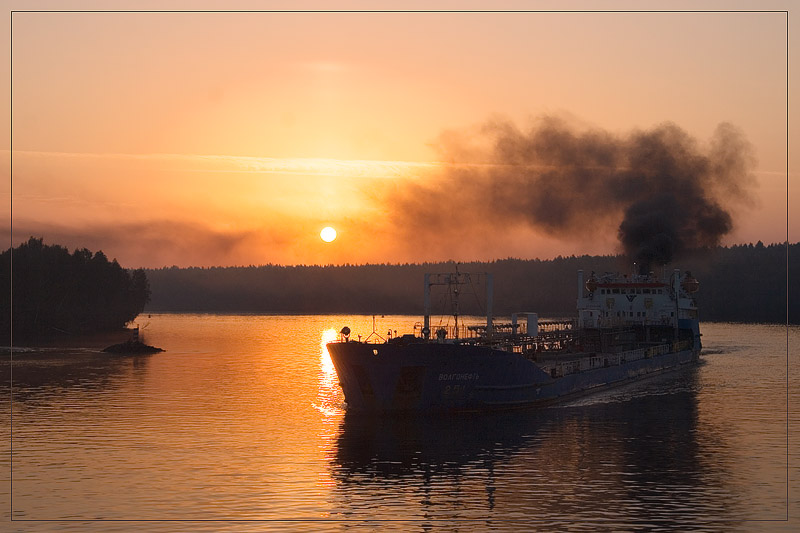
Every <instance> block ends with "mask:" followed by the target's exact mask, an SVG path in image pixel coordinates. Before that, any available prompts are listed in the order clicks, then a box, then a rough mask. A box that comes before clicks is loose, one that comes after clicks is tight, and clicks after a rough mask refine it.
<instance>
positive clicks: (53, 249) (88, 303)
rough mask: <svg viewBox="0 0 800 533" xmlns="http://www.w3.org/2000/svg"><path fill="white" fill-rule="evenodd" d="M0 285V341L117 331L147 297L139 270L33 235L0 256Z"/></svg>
mask: <svg viewBox="0 0 800 533" xmlns="http://www.w3.org/2000/svg"><path fill="white" fill-rule="evenodd" d="M12 255H13V276H12ZM0 283H2V284H3V286H4V287H6V290H4V291H2V295H0V306H1V308H2V309H3V312H2V313H0V342H3V343H8V342H9V341H11V340H13V341H14V342H15V343H19V342H26V341H31V340H36V341H38V340H43V339H48V338H52V337H54V336H59V335H83V334H87V333H96V332H101V331H112V330H115V329H122V328H123V327H124V326H125V325H126V324H127V323H128V322H130V321H131V320H133V319H135V318H136V316H137V315H138V314H139V313H141V312H142V310H143V309H144V306H145V304H146V303H147V301H148V299H149V296H150V287H149V282H148V280H147V275H146V274H145V272H144V270H142V269H137V270H133V271H128V270H126V269H124V268H122V267H121V266H120V265H119V263H117V261H116V260H115V259H114V260H111V261H109V260H108V258H107V257H106V256H105V254H103V252H102V251H98V252H94V253H93V252H91V251H90V250H87V249H86V248H82V249H76V250H75V251H74V252H73V253H70V252H69V250H67V249H66V248H64V247H62V246H59V245H45V244H44V242H43V240H42V239H35V238H33V237H31V239H30V240H28V241H27V242H25V243H23V244H21V245H20V246H18V247H17V248H14V249H13V250H12V249H8V250H6V251H4V252H3V253H2V254H0ZM8 289H11V290H8ZM9 310H10V311H11V312H10V313H9V312H8V311H9ZM12 325H13V339H12V336H11V334H12Z"/></svg>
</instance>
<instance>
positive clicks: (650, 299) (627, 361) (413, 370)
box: [327, 270, 702, 413]
mask: <svg viewBox="0 0 800 533" xmlns="http://www.w3.org/2000/svg"><path fill="white" fill-rule="evenodd" d="M475 284H478V285H480V286H484V287H485V293H486V296H485V300H486V322H485V323H483V322H481V323H480V324H471V325H469V324H467V323H465V321H464V318H463V317H460V315H459V313H458V309H459V306H458V298H459V294H460V293H461V292H462V288H463V287H465V286H474V285H475ZM435 286H443V287H444V288H445V289H446V290H447V291H448V292H449V294H450V298H449V301H450V302H451V304H452V306H453V308H452V309H451V311H452V317H453V319H454V323H453V324H452V325H450V323H449V321H448V324H447V325H445V326H437V327H436V328H435V331H433V330H432V329H431V303H430V302H431V288H432V287H435ZM698 288H699V282H698V281H697V280H696V279H695V278H694V277H693V276H692V275H691V273H690V272H686V273H684V274H682V273H681V272H680V270H674V271H672V272H671V273H668V272H667V271H665V272H663V273H662V275H661V276H659V277H657V276H656V275H655V274H654V273H652V272H650V273H648V274H633V273H632V274H613V273H605V274H602V275H595V273H594V272H592V273H591V274H590V275H589V276H588V277H587V279H586V280H585V281H584V273H583V271H578V276H577V316H576V317H574V318H570V319H567V320H544V319H540V318H539V316H538V314H537V313H516V314H513V315H512V316H511V317H510V321H509V320H508V318H506V321H505V322H501V321H496V320H495V319H494V317H493V313H492V307H493V277H492V274H490V273H478V274H470V273H461V272H454V273H442V274H425V277H424V295H425V314H424V318H423V322H422V323H419V324H418V326H415V328H414V332H413V333H409V334H404V335H401V336H394V337H390V338H388V339H384V338H382V337H380V336H378V335H369V336H368V337H366V338H365V339H364V340H361V337H360V336H359V337H358V340H355V339H353V338H352V336H351V331H350V328H349V327H347V326H345V327H343V328H342V330H341V331H340V334H339V338H338V340H336V341H335V342H331V343H329V344H328V345H327V347H328V352H329V353H330V356H331V360H332V362H333V365H334V367H335V368H336V373H337V374H338V377H339V383H340V385H341V387H342V391H343V392H344V397H345V402H346V407H347V410H348V411H363V412H371V413H390V412H453V411H482V410H491V409H511V408H524V407H534V406H541V405H547V404H550V403H553V402H558V401H563V400H566V399H570V398H574V397H576V396H579V395H584V394H589V393H593V392H595V391H599V390H603V389H605V388H607V387H611V386H614V385H619V384H622V383H626V382H630V381H635V380H638V379H642V378H644V377H646V376H649V375H653V374H656V373H661V372H666V371H670V370H674V369H677V368H679V367H681V366H683V365H687V364H692V363H696V362H697V361H698V359H699V354H700V350H701V347H702V345H701V340H700V337H701V335H700V328H699V320H698V311H697V305H696V302H695V300H694V293H695V292H697V290H698ZM459 318H461V323H460V324H459ZM373 330H374V328H373Z"/></svg>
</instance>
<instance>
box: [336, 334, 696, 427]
mask: <svg viewBox="0 0 800 533" xmlns="http://www.w3.org/2000/svg"><path fill="white" fill-rule="evenodd" d="M654 348H655V349H639V350H633V351H627V352H621V353H616V354H614V353H598V354H573V355H574V356H573V357H569V358H564V359H563V361H561V362H556V363H555V364H552V365H550V366H544V365H542V366H540V365H539V364H537V363H536V362H535V361H532V360H531V359H528V358H526V357H525V356H523V355H522V354H519V353H514V352H509V351H506V350H497V349H493V348H491V347H488V346H471V345H458V344H437V343H409V344H407V345H400V344H388V343H387V344H381V345H375V344H368V343H360V342H348V343H331V344H329V345H328V350H329V352H330V354H331V359H332V360H333V364H334V366H335V367H336V372H337V374H338V375H339V380H340V383H341V386H342V390H343V391H344V394H345V399H346V401H347V407H348V409H354V410H360V411H371V412H391V411H432V412H433V411H469V410H484V409H498V408H515V407H526V406H536V405H545V404H548V403H551V402H553V401H557V400H563V399H567V398H570V397H574V396H576V395H581V394H585V393H587V392H593V391H596V390H599V389H601V388H604V387H609V386H612V385H616V384H621V383H624V382H627V381H631V380H636V379H640V378H642V377H644V376H647V375H650V374H654V373H658V372H663V371H667V370H673V369H676V368H678V367H680V366H681V365H685V364H688V363H693V362H696V361H697V360H698V354H699V349H695V348H693V347H692V348H690V347H686V348H685V349H678V350H675V349H673V346H672V345H669V344H667V345H661V346H655V347H654ZM659 351H660V352H661V353H659ZM375 352H377V354H376V353H375ZM548 370H549V371H548Z"/></svg>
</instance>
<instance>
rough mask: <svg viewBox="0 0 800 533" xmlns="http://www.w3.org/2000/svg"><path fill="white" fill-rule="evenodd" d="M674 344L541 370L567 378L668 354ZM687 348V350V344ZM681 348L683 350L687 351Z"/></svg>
mask: <svg viewBox="0 0 800 533" xmlns="http://www.w3.org/2000/svg"><path fill="white" fill-rule="evenodd" d="M677 344H679V343H674V344H659V345H658V346H650V347H649V348H637V349H635V350H626V351H624V352H617V353H601V354H598V355H595V356H592V357H587V358H583V359H576V360H573V361H563V362H559V363H555V364H553V365H551V366H543V370H545V371H546V372H547V371H549V372H550V375H551V376H552V377H554V378H559V377H563V376H568V375H570V374H578V373H580V372H585V371H586V370H592V369H595V368H604V367H610V366H619V365H621V364H623V363H627V362H631V361H638V360H640V359H649V358H651V357H655V356H658V355H664V354H667V353H670V352H671V351H673V350H677V348H676V346H677ZM686 344H687V348H688V342H687V343H686ZM687 348H683V349H687Z"/></svg>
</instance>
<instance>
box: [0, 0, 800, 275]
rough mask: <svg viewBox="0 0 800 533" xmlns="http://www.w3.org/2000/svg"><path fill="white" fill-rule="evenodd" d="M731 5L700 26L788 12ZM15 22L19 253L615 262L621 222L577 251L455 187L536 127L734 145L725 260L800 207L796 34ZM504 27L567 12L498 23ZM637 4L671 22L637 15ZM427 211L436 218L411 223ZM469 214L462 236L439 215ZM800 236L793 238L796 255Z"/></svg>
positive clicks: (10, 200)
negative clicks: (738, 143)
mask: <svg viewBox="0 0 800 533" xmlns="http://www.w3.org/2000/svg"><path fill="white" fill-rule="evenodd" d="M724 4H726V5H722V4H721V3H713V2H706V3H705V4H702V5H701V4H698V3H696V2H694V3H692V4H691V8H692V9H698V8H700V7H708V8H711V9H719V8H732V7H733V8H753V9H787V8H789V7H790V4H791V3H788V2H773V3H769V2H740V3H738V4H734V5H731V3H730V2H727V3H724ZM6 5H8V6H10V7H9V8H8V9H9V11H7V14H8V16H9V17H10V18H11V24H10V26H11V28H12V35H11V41H10V42H11V45H12V50H11V54H10V55H11V61H12V64H11V65H8V64H6V68H5V69H4V71H5V72H7V73H8V72H10V75H11V83H10V84H9V83H6V84H3V86H4V87H6V89H4V90H5V91H6V93H8V89H7V87H8V86H9V85H10V87H11V89H12V91H13V94H12V107H11V111H12V116H11V118H12V122H11V128H10V131H11V143H13V145H12V146H9V139H8V134H7V133H6V132H7V131H8V130H4V133H2V135H3V136H4V143H3V144H4V145H5V147H6V148H7V149H6V150H4V151H3V152H2V153H0V155H1V156H2V158H3V165H2V169H3V170H2V172H3V176H4V179H3V181H4V183H6V184H9V183H10V184H12V187H9V186H6V187H5V188H3V190H2V191H1V194H0V196H2V206H0V213H2V216H3V217H4V220H5V221H9V220H11V221H12V229H13V233H12V240H13V243H14V244H15V245H16V244H17V243H19V242H21V241H23V240H26V239H27V238H28V237H29V236H37V237H39V236H41V237H44V239H45V242H48V243H58V244H63V245H66V246H68V247H69V248H74V247H88V248H90V249H93V250H97V249H103V251H104V252H105V253H106V254H107V255H108V256H110V257H116V258H117V259H118V260H119V261H120V263H121V264H122V265H123V266H129V267H137V266H150V267H158V266H164V265H167V266H168V265H173V264H175V265H179V266H190V265H195V266H210V265H240V264H245V265H246V264H263V263H292V264H293V263H345V262H349V263H362V262H398V261H399V262H407V261H408V262H417V261H431V260H441V259H456V260H470V259H494V258H504V257H509V256H514V257H524V258H533V257H542V258H547V257H553V256H555V255H558V254H562V255H565V254H573V253H574V254H580V253H615V252H617V251H618V250H619V245H618V244H617V234H616V227H617V226H618V225H619V223H620V217H621V215H620V213H619V212H617V211H615V210H613V209H609V211H608V212H607V216H606V215H603V216H601V217H598V218H597V219H596V220H592V219H588V220H587V221H586V222H585V225H586V231H585V232H584V231H577V232H571V233H570V234H569V235H566V234H564V233H559V232H553V231H548V230H547V228H543V227H541V226H537V225H536V224H531V223H527V222H526V220H528V218H526V217H525V216H521V217H519V222H516V220H517V218H515V217H510V218H509V217H507V218H505V219H503V221H502V222H500V221H499V220H500V219H497V220H494V221H492V220H490V219H492V218H493V216H492V213H491V212H488V213H487V211H486V210H485V209H482V208H481V206H480V205H477V204H475V202H476V201H477V202H479V201H480V198H477V199H476V198H474V195H473V196H469V197H467V196H465V195H464V194H463V193H462V190H463V189H464V188H466V187H467V185H466V181H459V180H461V179H463V180H470V179H471V178H470V176H474V175H475V173H476V172H482V173H483V172H489V174H488V175H489V176H491V175H493V174H491V168H494V167H497V165H498V164H501V163H502V164H505V162H503V161H498V160H497V158H496V157H495V156H496V153H497V152H496V151H495V152H493V151H492V143H493V142H495V141H497V137H496V136H495V134H494V133H492V132H496V131H497V129H496V128H497V125H498V124H500V125H502V127H504V128H507V129H512V130H514V131H519V132H522V133H523V134H525V133H526V132H530V131H536V128H538V127H539V125H540V124H541V123H542V120H545V121H553V120H555V121H557V122H558V123H560V124H563V125H565V126H564V127H565V128H567V131H569V132H573V133H574V134H575V135H577V136H581V135H584V134H593V135H594V134H599V135H602V136H604V138H613V139H615V140H619V141H620V142H623V141H624V140H626V139H630V138H631V137H632V136H634V137H635V136H636V135H637V134H640V133H641V132H651V131H654V130H656V129H658V128H659V127H661V126H663V125H664V124H665V123H671V124H673V125H674V126H675V127H677V128H679V129H680V131H682V132H684V133H685V134H686V136H687V138H690V139H693V141H692V142H694V143H695V144H694V145H693V146H694V147H695V148H696V151H697V153H698V154H701V155H705V154H707V153H708V152H709V150H713V143H714V139H715V137H714V136H715V132H716V131H717V128H718V126H719V125H720V124H723V123H724V124H730V125H732V127H733V128H734V129H735V130H736V131H738V132H739V134H740V136H741V137H743V138H744V139H746V140H747V141H748V142H749V144H750V146H751V147H752V155H753V156H754V159H753V161H752V163H751V165H750V167H749V170H748V172H749V174H750V175H751V176H752V183H750V182H749V181H748V180H747V179H743V180H742V181H741V183H740V185H741V188H742V191H740V192H741V193H742V194H739V195H738V197H737V198H736V200H735V201H730V202H729V201H728V200H727V199H723V200H724V201H723V200H721V202H723V204H724V206H725V208H726V209H727V210H729V212H730V213H731V215H732V218H733V229H732V231H731V232H730V233H728V234H727V235H726V236H725V237H724V238H723V240H722V242H723V243H724V244H734V243H743V242H755V241H757V240H762V241H764V242H766V243H771V242H783V241H784V240H785V239H786V236H787V235H786V234H787V208H786V206H787V199H788V201H789V203H790V204H792V205H796V204H797V200H798V199H800V195H798V193H797V191H796V187H792V188H791V189H790V190H789V191H787V175H786V166H787V153H786V146H787V104H786V102H787V93H786V90H787V62H786V61H787V56H786V54H787V16H786V15H785V14H784V13H587V12H576V13H556V12H544V13H461V12H449V13H320V12H316V13H187V12H182V13H141V12H138V13H130V12H129V13H64V12H37V13H22V12H17V13H13V14H11V13H10V9H55V8H60V9H80V8H98V7H100V8H102V7H104V6H105V4H98V3H97V2H77V1H76V2H70V1H63V2H49V3H48V2H38V3H37V2H27V3H21V2H6ZM115 5H117V4H115ZM319 5H320V4H311V3H305V4H286V3H277V2H272V3H270V2H239V3H236V2H234V3H225V4H220V3H218V2H216V3H215V2H205V3H203V2H172V3H169V2H166V3H164V2H159V3H158V4H157V5H149V4H148V3H146V2H145V3H142V2H138V3H135V4H131V7H132V8H135V9H143V8H157V9H165V8H176V9H182V10H185V9H207V8H215V7H216V8H224V9H232V8H237V7H240V8H261V9H268V8H273V7H274V8H279V9H280V8H286V7H295V8H305V7H319ZM321 5H323V6H326V7H328V6H329V5H328V4H321ZM374 5H375V4H374V3H366V4H365V3H363V2H362V3H356V2H351V3H349V4H346V3H341V4H340V6H337V7H364V6H366V7H373V6H374ZM379 5H380V4H379ZM431 5H432V4H424V7H425V8H430V6H431ZM439 5H441V6H442V7H444V8H447V9H452V8H453V5H454V4H453V3H440V4H439ZM488 5H489V4H487V3H485V2H484V3H481V2H472V3H467V4H460V6H465V7H467V8H478V7H487V6H488ZM557 5H558V6H562V8H567V9H570V8H572V9H575V8H578V9H579V8H586V7H587V6H586V4H580V3H573V4H557ZM385 6H386V7H389V6H391V4H389V3H386V4H385ZM419 6H423V4H420V5H419ZM419 6H418V5H417V4H401V7H403V8H409V7H411V8H414V7H419ZM503 6H508V7H517V8H520V7H521V8H525V9H552V8H553V7H554V5H553V4H552V3H544V2H538V3H537V2H516V3H513V2H506V3H502V4H493V5H492V7H493V8H497V7H503ZM589 6H590V7H593V8H601V7H602V8H609V9H614V8H629V7H631V4H630V3H621V2H605V3H592V4H589ZM643 6H646V7H648V8H658V7H664V6H661V5H659V4H658V3H655V2H653V3H649V4H648V3H644V4H643V3H641V2H639V3H636V4H634V5H633V7H640V8H641V7H643ZM669 7H670V8H671V9H674V8H675V7H679V6H678V5H674V6H673V5H670V6H669ZM3 27H4V29H3V31H8V27H9V25H8V24H6V25H4V26H3ZM8 41H9V39H4V40H3V42H4V43H7V42H8ZM794 44H795V43H792V46H793V49H794ZM7 56H8V54H5V55H4V57H7ZM794 57H798V53H797V52H795V53H794ZM794 72H795V74H793V76H796V72H797V69H796V68H795V69H794ZM794 85H795V86H796V85H797V84H796V83H795V84H794ZM4 112H5V113H8V111H7V110H6V111H4ZM795 122H796V121H794V120H792V122H791V123H790V124H789V131H790V133H791V132H796V131H797V130H796V127H795ZM487 125H491V126H487ZM492 128H495V129H492ZM794 137H795V138H797V135H794ZM9 147H10V148H13V150H12V151H9V150H8V148H9ZM493 154H494V155H493ZM793 157H794V158H795V159H793V160H792V161H791V167H792V168H794V169H796V168H797V161H796V155H795V154H793ZM537 161H538V160H537ZM10 163H13V167H12V168H13V174H11V179H10V177H9V167H10ZM487 168H489V170H486V169H487ZM504 168H505V167H504ZM475 169H478V170H475ZM526 172H539V173H541V169H539V170H533V171H531V170H530V169H528V170H527V171H526ZM521 175H527V174H524V173H523V174H521ZM794 175H795V174H793V175H792V176H790V179H789V182H790V184H793V183H794V182H795V180H794V177H793V176H794ZM537 176H538V174H537ZM462 177H463V178H462ZM484 177H485V176H484ZM553 179H557V177H555V178H553ZM480 183H482V184H484V185H485V187H486V188H485V191H486V195H487V197H488V196H492V197H497V196H498V195H501V196H503V197H505V196H509V193H508V191H507V190H506V191H499V190H498V188H502V187H510V186H512V185H511V184H510V183H507V182H501V181H497V182H493V181H487V182H485V183H484V182H480ZM541 183H546V182H541ZM462 185H463V187H462ZM445 187H449V188H452V194H451V193H450V192H449V189H444V188H445ZM544 189H546V187H545V188H543V191H542V193H541V194H546V191H545V190H544ZM442 190H444V191H445V192H444V193H442ZM481 190H483V189H481ZM520 194H522V192H521V193H520ZM525 194H529V195H530V194H534V195H535V194H537V191H535V190H534V191H531V190H530V187H528V188H527V189H526V191H525ZM709 194H717V193H716V192H714V191H711V192H709ZM787 195H788V196H787ZM416 198H419V200H420V202H421V203H422V202H426V201H428V202H439V203H440V204H441V205H442V206H443V208H442V210H438V209H434V210H433V211H432V210H431V209H426V210H421V211H419V213H420V214H421V215H423V214H424V215H425V216H424V217H423V218H422V219H420V218H419V217H418V218H415V219H414V220H410V218H411V217H409V215H408V212H409V210H408V207H409V206H412V207H413V205H414V202H415V199H416ZM545 198H546V197H545ZM575 201H576V202H585V203H592V202H594V201H595V197H594V196H592V195H588V196H587V195H585V194H583V195H576V199H575ZM596 201H597V202H602V201H603V200H602V199H601V198H600V197H599V196H598V197H597V199H596ZM433 205H434V207H436V205H438V204H433ZM526 205H528V204H526ZM456 208H457V211H458V212H459V216H455V217H453V218H448V216H444V213H450V212H453V209H456ZM412 211H413V212H414V213H415V215H414V216H417V215H416V213H418V211H417V210H415V209H412ZM594 212H597V210H596V209H595V210H594ZM473 213H474V215H473ZM437 214H440V215H441V216H437ZM523 215H524V214H523ZM508 220H511V222H509V221H508ZM328 225H330V226H333V227H334V228H336V229H337V231H338V232H339V236H338V238H337V239H336V240H335V241H333V242H332V243H324V242H323V241H322V240H321V239H320V238H319V231H320V229H322V228H323V227H324V226H328ZM799 233H800V223H799V222H798V220H797V218H796V217H793V218H790V219H789V239H790V240H791V241H796V240H797V235H798V234H799Z"/></svg>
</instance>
